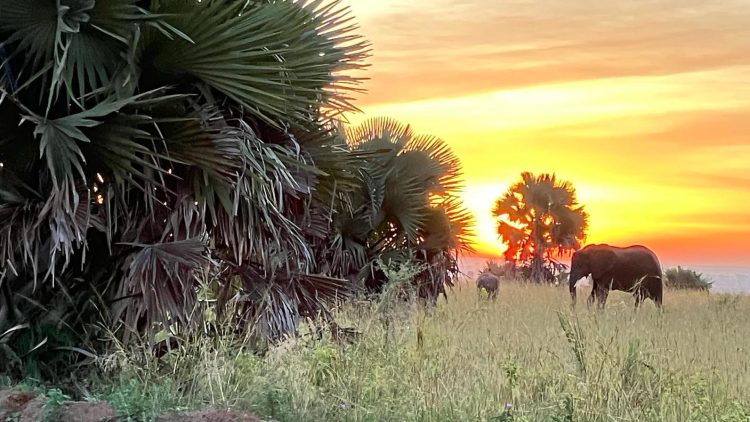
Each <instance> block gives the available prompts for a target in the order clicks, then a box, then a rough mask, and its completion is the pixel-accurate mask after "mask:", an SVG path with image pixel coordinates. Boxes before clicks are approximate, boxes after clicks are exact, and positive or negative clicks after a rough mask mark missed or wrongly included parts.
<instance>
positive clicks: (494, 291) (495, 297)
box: [490, 289, 497, 302]
mask: <svg viewBox="0 0 750 422" xmlns="http://www.w3.org/2000/svg"><path fill="white" fill-rule="evenodd" d="M490 297H491V298H492V301H493V302H494V301H496V300H497V289H495V290H493V291H492V293H490Z"/></svg>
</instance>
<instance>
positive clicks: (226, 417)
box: [156, 410, 263, 422]
mask: <svg viewBox="0 0 750 422" xmlns="http://www.w3.org/2000/svg"><path fill="white" fill-rule="evenodd" d="M156 421H157V422H178V421H183V422H263V421H262V420H261V419H259V418H258V417H257V416H254V415H251V414H250V413H243V412H233V411H225V410H201V411H197V412H189V413H182V414H177V415H169V416H161V417H159V418H158V419H156Z"/></svg>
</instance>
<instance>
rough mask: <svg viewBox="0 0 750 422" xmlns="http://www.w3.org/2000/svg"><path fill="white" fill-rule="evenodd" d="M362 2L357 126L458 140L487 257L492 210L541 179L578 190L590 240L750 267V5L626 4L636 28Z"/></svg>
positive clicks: (527, 13)
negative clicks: (369, 52) (366, 58)
mask: <svg viewBox="0 0 750 422" xmlns="http://www.w3.org/2000/svg"><path fill="white" fill-rule="evenodd" d="M349 2H350V4H351V5H352V6H353V8H354V12H355V14H357V15H358V16H359V17H360V18H361V21H362V28H363V33H364V34H365V36H367V37H368V39H370V40H372V42H373V46H374V56H373V59H372V63H373V66H372V69H371V72H370V75H369V76H370V77H371V78H372V79H371V80H370V81H369V82H368V83H367V84H366V85H365V88H367V89H368V90H369V92H370V93H369V94H367V95H363V96H362V97H361V99H360V100H359V101H358V103H357V105H358V106H359V107H360V108H361V109H362V110H363V111H364V113H362V114H355V115H350V116H348V117H349V118H350V119H351V121H352V123H358V122H359V121H361V120H363V119H364V118H366V117H373V116H390V117H394V118H398V119H399V120H400V121H403V122H406V123H410V124H411V125H412V126H413V128H414V130H415V131H417V132H419V133H427V134H432V135H435V136H438V137H440V138H443V139H444V140H446V141H447V142H448V144H449V145H450V146H451V147H452V148H453V150H454V151H455V153H456V154H457V155H458V157H459V158H460V159H461V161H462V164H463V169H464V176H465V181H466V188H465V190H464V192H463V194H462V199H463V201H464V204H465V206H466V207H467V208H468V209H469V210H470V211H471V212H472V213H473V214H474V217H475V220H476V228H475V232H476V238H475V244H476V245H475V249H476V250H477V251H478V252H480V253H483V254H491V255H499V254H501V253H502V252H503V249H504V247H503V246H502V245H501V244H500V242H499V240H498V239H497V235H496V233H497V230H496V227H495V221H494V219H493V217H492V214H491V212H492V206H493V203H494V201H495V200H496V199H497V198H498V197H499V196H500V195H502V194H503V193H504V192H505V190H506V189H507V188H508V186H509V184H510V183H512V182H513V181H515V180H517V178H518V177H519V175H520V174H521V172H523V171H530V172H533V173H555V174H556V175H557V176H558V177H559V178H561V179H564V180H568V181H570V182H571V183H572V184H573V186H574V187H575V189H576V191H577V193H578V199H579V202H580V203H581V204H583V205H585V207H586V210H587V211H588V213H589V215H590V224H589V230H588V233H587V239H586V242H587V243H603V242H606V243H612V244H634V243H642V244H647V245H649V246H651V247H652V248H653V249H654V250H656V251H657V253H658V254H659V255H660V256H663V257H665V259H667V260H677V261H681V262H700V263H709V262H734V263H738V262H743V263H747V262H748V261H749V260H750V258H749V257H750V240H749V239H750V213H748V212H747V211H746V210H744V209H742V210H740V209H738V204H748V203H750V177H748V174H750V146H748V140H750V119H748V118H747V116H748V115H750V84H748V83H747V75H748V74H750V55H748V54H746V53H747V48H746V46H744V44H743V45H740V44H738V43H737V42H735V41H734V40H735V38H732V39H729V38H727V37H721V36H719V34H722V33H725V32H726V30H727V29H730V28H731V29H732V30H733V31H736V32H735V35H736V36H740V34H742V35H741V36H742V37H744V38H742V39H747V37H750V26H748V25H746V22H747V20H746V18H747V17H748V16H750V5H747V4H744V5H743V4H741V3H736V4H735V5H734V6H733V7H722V6H719V5H718V4H709V3H706V2H697V1H694V0H687V2H685V3H680V5H679V6H675V8H676V10H671V9H670V10H669V11H667V10H666V9H665V8H663V7H660V6H659V5H658V4H657V3H653V2H642V1H639V0H635V1H634V2H628V3H627V4H623V5H622V7H623V8H625V9H627V10H628V13H629V15H628V16H630V15H632V17H633V18H634V19H622V16H623V15H622V14H621V13H619V12H617V11H615V10H614V9H613V8H612V7H611V5H607V4H605V3H602V4H601V5H598V6H596V7H594V6H592V7H593V9H591V10H589V12H588V13H586V14H583V15H582V14H581V13H579V12H580V10H579V9H577V8H576V7H575V5H574V4H573V3H574V2H555V1H552V0H542V1H541V3H539V4H534V5H531V4H515V3H514V4H513V6H511V5H503V4H498V3H493V5H492V7H488V2H487V1H486V0H468V1H466V2H460V3H461V4H460V5H458V4H456V2H450V1H447V0H437V2H430V4H429V7H427V6H426V3H423V2H420V1H416V2H408V4H404V3H399V2H392V3H389V4H388V5H387V6H386V5H382V6H372V5H373V4H374V3H373V2H370V1H364V0H349ZM677 11H684V12H686V13H685V14H681V15H680V16H681V17H680V18H679V19H677V18H675V16H677V15H675V13H677ZM687 11H690V13H687ZM698 12H700V13H698ZM448 16H450V17H451V18H450V19H448V18H447V17H448ZM560 16H563V17H567V18H566V19H570V20H571V21H575V22H576V24H575V25H570V24H565V22H566V19H562V20H561V19H560ZM708 16H711V17H712V18H711V19H708V18H707V17H708ZM660 19H661V20H660ZM662 21H670V22H672V23H673V25H669V26H668V27H669V28H671V29H670V30H668V28H667V27H666V26H664V25H661V24H658V22H662ZM498 22H503V25H500V26H498V24H497V23H498ZM602 25H604V26H606V25H612V28H609V29H611V30H610V31H608V30H607V28H605V27H602ZM436 26H437V27H440V28H442V30H443V31H444V32H445V34H443V36H442V37H441V36H439V35H436V34H435V33H433V32H432V31H431V30H430V29H429V28H434V27H436ZM709 28H710V30H709ZM670 31H681V32H679V33H680V34H684V36H675V34H676V32H670ZM688 34H696V36H695V37H693V36H692V35H688ZM697 34H701V35H700V36H698V35H697ZM736 39H739V38H736ZM553 40H554V41H553ZM686 43H687V44H690V46H691V48H690V49H685V48H684V47H685V45H686ZM739 52H742V54H738V53H739Z"/></svg>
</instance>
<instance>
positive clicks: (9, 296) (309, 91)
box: [0, 0, 367, 346]
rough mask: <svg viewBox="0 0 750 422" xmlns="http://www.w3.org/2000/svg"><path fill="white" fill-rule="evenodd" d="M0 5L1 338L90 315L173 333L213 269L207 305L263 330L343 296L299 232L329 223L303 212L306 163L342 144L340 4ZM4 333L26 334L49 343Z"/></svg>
mask: <svg viewBox="0 0 750 422" xmlns="http://www.w3.org/2000/svg"><path fill="white" fill-rule="evenodd" d="M0 10H2V13H1V14H0V39H2V40H4V41H3V43H2V46H3V51H4V53H3V55H4V57H3V62H2V65H3V72H2V73H3V79H2V88H1V89H2V97H3V101H2V104H0V122H1V123H0V127H2V132H1V133H0V161H1V162H2V163H3V167H2V169H1V173H0V240H2V241H1V242H0V260H2V262H3V272H2V278H1V279H0V280H2V293H3V294H2V296H1V297H2V301H0V313H1V314H2V316H3V318H0V321H2V322H1V323H0V324H2V326H1V327H0V332H2V331H3V330H4V329H7V328H8V327H10V326H15V325H17V324H25V323H28V322H32V321H34V320H37V322H38V321H39V320H41V319H45V318H50V320H49V322H50V323H53V321H66V324H69V325H70V324H71V322H70V321H74V323H75V324H78V323H80V322H83V321H87V320H90V318H89V317H88V316H90V315H97V314H100V315H106V316H107V318H108V319H109V321H110V322H113V321H122V322H123V325H122V326H121V327H120V331H121V333H122V335H123V336H124V337H127V333H128V332H130V331H132V330H135V331H143V330H149V329H152V328H153V327H155V326H160V327H162V328H164V327H166V326H170V325H175V324H179V325H183V326H189V325H190V324H192V323H195V322H196V321H195V320H196V319H195V318H190V314H189V313H188V312H186V310H187V309H190V307H191V303H192V302H193V301H194V300H195V284H196V282H197V281H198V280H199V279H215V280H218V283H219V284H221V288H222V291H226V290H232V292H231V293H233V294H230V295H227V296H226V297H235V298H236V299H237V300H235V301H234V302H232V303H231V304H229V303H227V304H225V305H226V306H227V307H229V306H231V309H230V310H231V311H232V315H236V316H237V317H238V318H240V319H242V320H244V321H251V322H255V323H254V324H250V325H251V326H253V327H259V328H257V329H259V330H263V333H262V334H263V335H265V336H270V337H273V336H276V335H279V334H280V333H281V332H284V331H288V330H290V329H293V327H294V324H296V320H295V318H294V317H295V316H296V315H297V313H298V312H315V311H316V310H317V309H318V308H319V306H318V305H319V304H320V301H321V300H322V299H325V298H326V297H331V296H334V295H338V294H341V292H342V291H345V289H344V287H346V286H345V285H344V284H343V283H342V282H341V281H340V280H335V279H331V278H327V277H323V276H319V275H312V274H314V273H315V267H316V262H315V257H314V254H313V250H312V248H311V247H310V244H309V242H308V241H307V236H309V235H310V233H314V232H315V231H316V230H317V231H320V230H325V229H326V227H327V226H326V225H325V224H324V223H323V222H322V221H321V219H315V218H314V217H315V215H312V214H309V213H304V212H302V210H307V209H311V208H312V209H314V205H315V204H316V203H319V202H320V201H323V200H327V198H325V192H326V187H320V186H319V185H320V184H321V183H325V182H326V180H325V179H324V178H323V177H324V176H326V175H327V173H326V169H325V167H324V166H323V164H325V162H326V160H328V162H333V161H335V160H333V158H332V156H335V155H336V154H341V155H344V154H347V153H348V151H347V149H346V144H345V141H344V139H343V138H342V137H340V136H338V135H337V132H336V131H334V129H333V128H334V126H333V125H332V124H331V123H330V117H331V116H334V115H335V114H336V113H338V112H341V111H344V110H349V109H352V107H351V106H350V103H349V97H348V94H347V93H349V92H352V89H355V87H356V83H357V80H356V79H352V78H351V77H350V76H346V75H344V74H342V73H341V72H342V71H344V70H351V69H352V68H357V67H360V66H362V59H363V58H364V56H365V55H366V53H367V50H366V44H365V43H364V42H362V41H361V40H360V39H359V38H358V37H356V36H355V35H353V34H352V30H353V29H354V27H353V26H352V25H351V22H350V20H349V17H348V15H347V11H346V9H344V8H341V7H339V6H338V5H337V4H336V2H322V1H304V2H291V1H281V2H277V1H245V0H242V1H238V0H214V1H202V2H198V1H190V0H165V1H151V2H149V1H136V0H96V1H95V0H60V1H54V0H29V1H23V2H18V1H15V0H0ZM337 144H338V145H337ZM316 155H320V162H321V163H323V164H321V165H317V166H316V165H315V163H317V158H318V157H317V156H316ZM334 170H335V169H334ZM329 190H330V189H329ZM314 192H316V193H314ZM317 192H323V193H321V194H317ZM311 205H312V206H311ZM212 263H213V264H216V265H210V264H212ZM217 263H218V264H217ZM234 290H236V291H237V292H238V293H237V294H234V293H235V292H234ZM282 298H283V300H282ZM57 302H64V304H63V303H60V304H58V303H57ZM56 309H58V310H59V311H57V313H56V311H55V310H56ZM59 312H63V313H66V312H74V313H77V314H79V317H75V318H72V317H68V316H66V317H65V318H61V317H62V315H59V314H58V313H59ZM50 314H51V315H52V316H50ZM78 325H81V327H73V326H72V325H71V326H70V327H69V328H72V329H71V330H67V331H66V330H62V331H60V332H69V333H77V332H78V333H79V332H81V329H82V326H83V324H78ZM32 326H34V327H43V326H44V325H43V324H32ZM40 330H42V331H43V330H44V329H40ZM18 331H19V336H23V335H26V336H29V338H28V339H27V340H24V341H25V342H26V343H27V345H29V346H34V345H36V344H42V343H43V342H44V340H45V339H49V338H48V335H47V334H45V333H42V332H39V333H30V332H28V330H27V332H26V334H24V333H22V331H23V330H18ZM50 331H54V330H50ZM19 341H20V340H19Z"/></svg>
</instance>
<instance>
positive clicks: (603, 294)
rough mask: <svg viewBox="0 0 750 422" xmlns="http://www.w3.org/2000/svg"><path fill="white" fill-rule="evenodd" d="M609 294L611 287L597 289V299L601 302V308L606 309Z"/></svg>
mask: <svg viewBox="0 0 750 422" xmlns="http://www.w3.org/2000/svg"><path fill="white" fill-rule="evenodd" d="M608 295H609V289H598V290H597V291H596V299H597V301H598V302H599V309H604V305H606V304H607V296H608Z"/></svg>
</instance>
